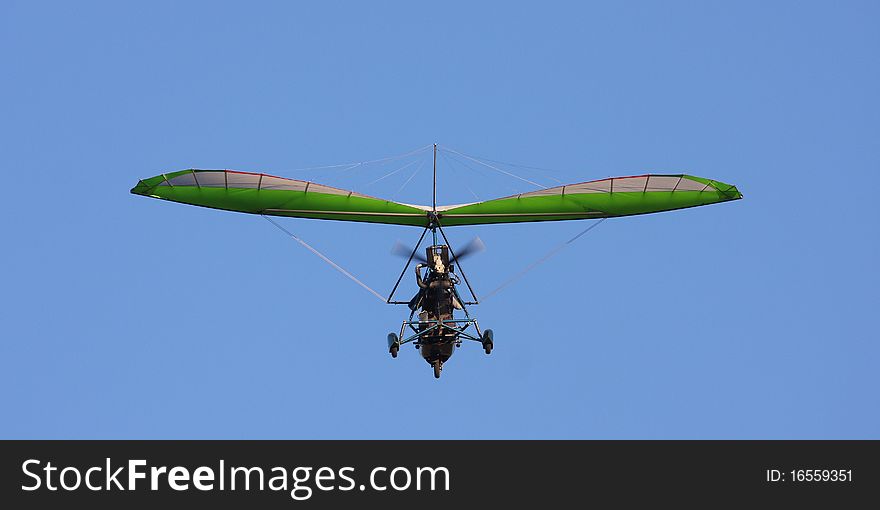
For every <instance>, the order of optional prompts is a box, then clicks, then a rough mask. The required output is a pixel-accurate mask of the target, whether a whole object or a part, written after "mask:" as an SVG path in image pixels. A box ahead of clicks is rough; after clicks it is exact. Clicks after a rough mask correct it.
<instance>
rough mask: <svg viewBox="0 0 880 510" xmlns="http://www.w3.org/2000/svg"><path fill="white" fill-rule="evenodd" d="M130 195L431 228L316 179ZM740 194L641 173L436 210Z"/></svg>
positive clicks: (605, 206) (636, 203) (413, 212)
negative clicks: (314, 181)
mask: <svg viewBox="0 0 880 510" xmlns="http://www.w3.org/2000/svg"><path fill="white" fill-rule="evenodd" d="M131 192H132V193H134V194H137V195H144V196H149V197H153V198H159V199H163V200H170V201H172V202H180V203H184V204H192V205H199V206H202V207H211V208H215V209H224V210H227V211H237V212H244V213H251V214H265V215H271V216H290V217H296V218H314V219H325V220H343V221H361V222H370V223H389V224H395V225H413V226H421V227H424V226H427V224H428V213H429V212H430V210H431V208H430V207H428V206H421V205H408V204H401V203H398V202H393V201H390V200H383V199H380V198H374V197H370V196H366V195H362V194H360V193H355V192H353V191H346V190H341V189H338V188H331V187H329V186H324V185H322V184H316V183H313V182H307V181H299V180H294V179H285V178H282V177H275V176H271V175H265V174H255V173H247V172H235V171H232V170H182V171H179V172H174V173H170V174H162V175H158V176H156V177H151V178H149V179H144V180H142V181H140V182H138V184H137V186H135V187H134V188H132V190H131ZM739 198H742V194H740V192H739V191H738V190H737V189H736V187H735V186H731V185H729V184H724V183H721V182H718V181H713V180H709V179H702V178H700V177H693V176H690V175H641V176H634V177H615V178H612V179H603V180H599V181H591V182H584V183H580V184H569V185H566V186H558V187H555V188H547V189H542V190H538V191H533V192H530V193H522V194H520V195H514V196H510V197H506V198H499V199H495V200H489V201H485V202H478V203H474V204H465V205H453V206H442V207H438V208H437V211H438V216H439V219H440V223H441V224H442V225H444V226H455V225H480V224H486V223H520V222H528V221H557V220H576V219H589V218H607V217H614V216H629V215H633V214H647V213H653V212H660V211H669V210H673V209H683V208H685V207H695V206H698V205H708V204H714V203H718V202H726V201H728V200H736V199H739Z"/></svg>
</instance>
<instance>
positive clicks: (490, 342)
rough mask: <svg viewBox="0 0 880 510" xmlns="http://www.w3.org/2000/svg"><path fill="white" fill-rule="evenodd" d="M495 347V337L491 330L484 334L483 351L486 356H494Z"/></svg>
mask: <svg viewBox="0 0 880 510" xmlns="http://www.w3.org/2000/svg"><path fill="white" fill-rule="evenodd" d="M493 347H495V335H494V334H493V333H492V330H491V329H487V330H486V331H484V332H483V350H484V351H486V354H492V348H493Z"/></svg>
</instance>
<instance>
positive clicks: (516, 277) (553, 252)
mask: <svg viewBox="0 0 880 510" xmlns="http://www.w3.org/2000/svg"><path fill="white" fill-rule="evenodd" d="M607 219H608V218H602V219H601V220H599V221H598V222H596V223H593V224H592V225H590V226H589V227H587V228H585V229H584V230H583V231H582V232H581V233H579V234H578V235H576V236H574V237H572V238H571V239H569V240H568V241H565V242H564V243H560V244H559V245H558V246H556V247H555V248H553V249H552V250H550V251H549V252H548V253H547V254H546V255H544V256H543V257H541V258H539V259H538V260H536V261H534V262H532V263H531V264H529V265H528V266H526V267H525V269H523V270H522V271H520V272H519V273H516V274H515V275H513V276H512V277H510V278H508V279H507V280H506V281H505V282H504V283H502V284H501V285H499V286H498V287H496V288H495V290H493V291H492V292H490V293H488V294H486V295H485V296H483V301H486V300H487V299H489V298H490V297H492V296H494V295H495V294H497V293H498V292H500V291H501V290H502V289H504V288H505V287H507V286H508V285H510V284H511V283H513V282H515V281H517V280H519V279H520V278H522V277H523V276H525V274H526V273H528V272H529V271H531V270H532V269H535V268H536V267H538V266H540V265H541V264H543V263H544V262H547V261H548V260H549V259H550V258H552V257H553V256H555V255H556V254H557V253H559V252H560V251H562V250H563V249H564V248H565V247H566V246H568V245H570V244H571V243H573V242H575V241H577V240H578V238H580V237H581V236H582V235H584V234H586V233H587V232H589V231H591V230H593V229H594V228H596V227H598V226H599V225H601V224H602V222H603V221H605V220H607Z"/></svg>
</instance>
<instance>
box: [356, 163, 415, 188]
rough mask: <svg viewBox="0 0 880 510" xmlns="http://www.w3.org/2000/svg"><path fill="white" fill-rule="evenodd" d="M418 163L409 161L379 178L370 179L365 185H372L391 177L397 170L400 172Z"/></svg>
mask: <svg viewBox="0 0 880 510" xmlns="http://www.w3.org/2000/svg"><path fill="white" fill-rule="evenodd" d="M416 163H418V161H410V162H409V163H407V164H405V165H403V166H402V167H400V168H398V169H397V170H392V171H391V172H389V173H387V174H385V175H383V176H382V177H379V178H378V179H373V180H372V181H370V182H368V183H366V184H364V186H370V185H371V184H375V183H377V182H379V181H381V180H382V179H384V178H386V177H391V176H392V175H394V174H396V173H397V172H399V171H401V170H405V169H407V168H409V167H411V166H413V165H415V164H416Z"/></svg>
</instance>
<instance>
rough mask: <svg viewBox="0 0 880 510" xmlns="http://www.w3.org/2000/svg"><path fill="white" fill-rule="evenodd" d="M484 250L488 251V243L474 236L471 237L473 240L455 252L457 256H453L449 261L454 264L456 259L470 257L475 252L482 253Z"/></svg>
mask: <svg viewBox="0 0 880 510" xmlns="http://www.w3.org/2000/svg"><path fill="white" fill-rule="evenodd" d="M482 251H486V244H485V243H484V242H483V240H482V239H480V238H479V237H474V238H473V239H471V242H469V243H467V244H466V245H464V248H462V249H460V250H458V251H456V252H455V257H453V258H452V260H450V261H449V263H450V264H452V263H453V262H455V261H456V260H459V259H463V258H465V257H470V256H471V255H473V254H474V253H480V252H482Z"/></svg>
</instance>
